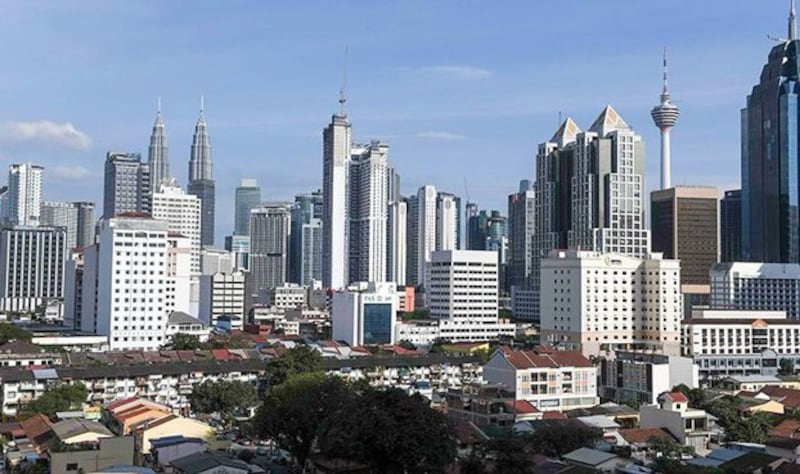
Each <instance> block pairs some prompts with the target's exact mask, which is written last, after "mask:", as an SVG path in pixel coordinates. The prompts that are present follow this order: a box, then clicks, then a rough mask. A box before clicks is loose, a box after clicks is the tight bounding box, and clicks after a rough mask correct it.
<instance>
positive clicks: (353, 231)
mask: <svg viewBox="0 0 800 474" xmlns="http://www.w3.org/2000/svg"><path fill="white" fill-rule="evenodd" d="M388 153H389V146H388V145H386V144H385V143H381V142H378V141H373V142H372V143H370V144H369V145H354V146H353V147H352V149H351V158H350V165H349V167H350V170H349V172H348V175H349V176H348V181H349V191H348V195H349V198H350V199H349V202H348V210H347V214H348V219H349V224H350V230H349V231H348V236H349V237H348V238H349V251H348V258H349V263H348V268H349V275H350V276H349V282H361V281H370V282H382V281H386V218H387V214H386V213H387V206H388V203H389V198H388V180H387V175H388V170H389V167H388V156H387V155H388Z"/></svg>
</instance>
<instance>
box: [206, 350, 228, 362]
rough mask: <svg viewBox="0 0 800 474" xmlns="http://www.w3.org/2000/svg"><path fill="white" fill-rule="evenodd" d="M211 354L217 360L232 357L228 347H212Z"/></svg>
mask: <svg viewBox="0 0 800 474" xmlns="http://www.w3.org/2000/svg"><path fill="white" fill-rule="evenodd" d="M211 355H213V356H214V358H215V359H217V360H228V359H229V358H230V354H228V349H211Z"/></svg>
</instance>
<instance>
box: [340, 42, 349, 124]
mask: <svg viewBox="0 0 800 474" xmlns="http://www.w3.org/2000/svg"><path fill="white" fill-rule="evenodd" d="M347 53H348V47H347V45H345V47H344V64H343V65H342V86H341V87H340V88H339V115H341V116H344V104H345V102H347V97H346V96H345V89H346V88H347Z"/></svg>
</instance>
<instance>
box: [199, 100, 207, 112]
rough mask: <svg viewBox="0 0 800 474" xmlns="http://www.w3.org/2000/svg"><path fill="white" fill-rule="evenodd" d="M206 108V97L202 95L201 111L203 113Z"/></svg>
mask: <svg viewBox="0 0 800 474" xmlns="http://www.w3.org/2000/svg"><path fill="white" fill-rule="evenodd" d="M205 109H206V98H205V96H203V95H201V96H200V113H201V114H202V113H203V112H204V111H205Z"/></svg>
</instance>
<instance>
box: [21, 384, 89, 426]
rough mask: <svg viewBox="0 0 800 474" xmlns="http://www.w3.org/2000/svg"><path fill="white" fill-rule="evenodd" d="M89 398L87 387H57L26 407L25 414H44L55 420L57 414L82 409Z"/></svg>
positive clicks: (63, 385)
mask: <svg viewBox="0 0 800 474" xmlns="http://www.w3.org/2000/svg"><path fill="white" fill-rule="evenodd" d="M88 397H89V390H87V389H86V386H85V385H81V384H75V385H71V384H61V385H56V386H54V387H52V388H50V389H48V390H47V391H46V392H44V393H43V394H42V396H41V397H39V398H37V399H36V400H32V401H31V402H30V403H28V404H27V405H25V410H24V413H25V415H27V416H32V415H35V414H37V413H43V414H45V415H47V416H48V417H49V418H51V419H53V418H55V416H56V413H57V412H60V411H70V410H75V409H79V408H81V406H82V405H83V403H84V402H86V399H87V398H88Z"/></svg>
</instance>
